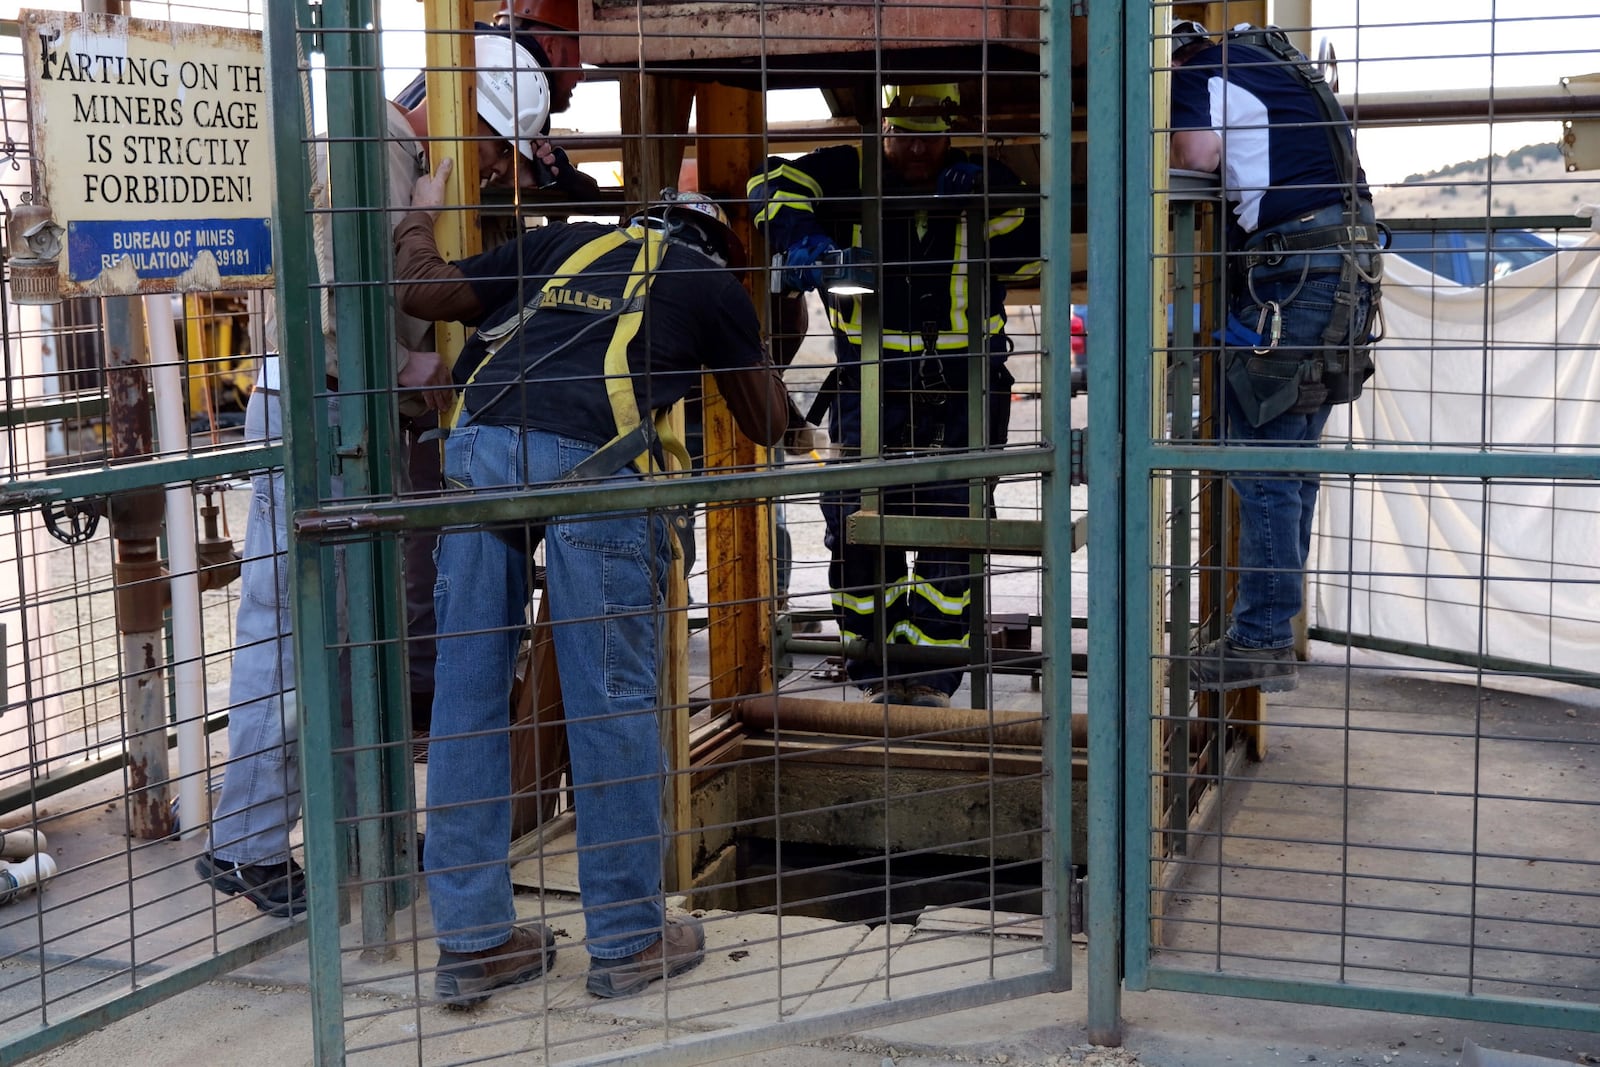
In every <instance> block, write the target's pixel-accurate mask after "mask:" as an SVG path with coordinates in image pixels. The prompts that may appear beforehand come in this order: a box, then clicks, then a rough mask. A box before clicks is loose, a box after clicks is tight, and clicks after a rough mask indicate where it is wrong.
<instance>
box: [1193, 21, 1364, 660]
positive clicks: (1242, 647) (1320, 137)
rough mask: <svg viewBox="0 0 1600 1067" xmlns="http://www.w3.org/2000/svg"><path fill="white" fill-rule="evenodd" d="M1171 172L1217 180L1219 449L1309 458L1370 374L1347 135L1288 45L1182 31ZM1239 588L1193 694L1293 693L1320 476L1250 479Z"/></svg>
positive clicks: (1357, 180) (1254, 35)
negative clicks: (1288, 452)
mask: <svg viewBox="0 0 1600 1067" xmlns="http://www.w3.org/2000/svg"><path fill="white" fill-rule="evenodd" d="M1172 65H1173V72H1172V127H1173V129H1172V143H1171V162H1172V166H1173V167H1174V168H1180V169H1185V170H1198V171H1216V172H1219V173H1220V175H1221V178H1222V185H1223V193H1224V195H1225V197H1226V198H1227V200H1228V201H1229V203H1230V205H1231V207H1232V213H1231V218H1230V219H1229V220H1228V227H1227V237H1226V240H1225V247H1226V249H1227V255H1228V265H1227V271H1226V279H1225V285H1226V286H1227V288H1226V293H1227V307H1228V320H1227V328H1226V330H1225V333H1224V336H1223V346H1224V347H1223V353H1222V357H1223V374H1224V378H1225V380H1226V383H1227V385H1226V393H1227V398H1226V421H1225V434H1226V438H1225V439H1226V441H1227V442H1228V443H1230V444H1242V445H1266V446H1277V447H1305V448H1315V447H1316V446H1317V443H1318V441H1319V439H1320V438H1321V436H1322V428H1323V425H1324V424H1325V423H1326V422H1327V421H1328V414H1329V412H1330V411H1331V409H1332V406H1333V405H1334V404H1339V403H1348V402H1349V401H1351V400H1353V399H1354V398H1355V397H1356V396H1358V395H1359V394H1360V391H1361V387H1362V384H1363V383H1364V382H1365V381H1366V379H1367V377H1369V376H1370V375H1371V373H1372V363H1371V359H1370V356H1369V355H1368V348H1369V347H1370V342H1371V340H1372V337H1373V334H1374V333H1375V327H1376V321H1377V318H1376V307H1377V297H1378V278H1379V270H1380V268H1379V256H1378V253H1377V247H1378V243H1377V227H1376V224H1375V222H1374V219H1373V215H1372V195H1371V193H1370V192H1369V191H1368V189H1367V185H1366V179H1365V176H1364V175H1363V174H1362V172H1361V167H1360V163H1359V162H1358V161H1357V159H1356V155H1355V147H1354V135H1353V131H1352V130H1351V128H1350V125H1349V123H1348V122H1347V121H1346V120H1345V118H1344V114H1343V112H1342V111H1340V110H1339V109H1338V105H1337V102H1336V101H1334V99H1333V95H1332V92H1331V90H1329V89H1328V87H1327V86H1326V84H1325V83H1323V82H1322V80H1321V75H1320V74H1319V73H1317V72H1316V71H1315V68H1314V67H1312V65H1311V64H1310V63H1309V62H1308V61H1306V59H1305V57H1304V56H1303V55H1300V54H1299V53H1298V52H1295V51H1294V50H1293V49H1292V46H1290V45H1289V44H1288V42H1287V39H1286V38H1284V37H1283V36H1282V34H1281V33H1279V32H1278V31H1275V30H1270V29H1269V30H1267V31H1260V30H1254V29H1252V28H1250V27H1245V26H1241V27H1239V28H1238V29H1236V30H1235V31H1233V32H1232V33H1230V34H1228V35H1226V36H1225V38H1224V40H1222V41H1221V42H1220V43H1219V42H1213V41H1212V39H1211V36H1210V34H1209V33H1207V31H1206V29H1205V27H1203V26H1201V25H1200V24H1198V23H1195V22H1180V23H1177V24H1176V25H1174V27H1173V55H1172ZM1232 484H1233V488H1234V491H1235V492H1236V493H1237V494H1238V495H1239V564H1238V588H1237V592H1236V595H1235V599H1234V605H1233V615H1232V618H1231V619H1230V620H1229V625H1228V629H1227V632H1226V633H1225V634H1224V635H1223V636H1222V637H1220V638H1218V639H1216V640H1215V641H1212V642H1210V643H1209V644H1207V645H1206V646H1205V647H1203V648H1202V649H1200V650H1199V652H1198V653H1196V655H1195V658H1194V659H1193V660H1191V662H1190V664H1189V684H1190V685H1191V686H1192V687H1193V688H1195V689H1197V690H1208V691H1226V690H1233V689H1245V688H1251V687H1257V688H1260V689H1263V690H1268V691H1282V690H1288V689H1293V688H1294V687H1295V684H1296V681H1297V677H1296V675H1297V671H1296V667H1295V655H1294V649H1293V647H1292V646H1293V643H1294V634H1293V631H1292V629H1291V625H1290V624H1291V620H1293V618H1294V617H1295V616H1296V615H1297V614H1299V613H1300V610H1301V603H1302V599H1303V587H1304V581H1305V566H1306V558H1307V555H1308V553H1309V551H1310V544H1311V521H1312V515H1313V513H1314V510H1315V508H1316V502H1317V488H1318V478H1317V476H1316V475H1314V474H1308V475H1295V474H1287V475H1285V474H1270V475H1269V474H1266V473H1262V472H1246V473H1242V474H1239V475H1236V476H1235V477H1234V478H1233V479H1232Z"/></svg>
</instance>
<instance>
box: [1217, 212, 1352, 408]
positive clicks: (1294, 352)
mask: <svg viewBox="0 0 1600 1067" xmlns="http://www.w3.org/2000/svg"><path fill="white" fill-rule="evenodd" d="M1380 247H1381V245H1380V239H1379V227H1378V225H1377V222H1376V221H1375V219H1374V218H1373V216H1372V205H1371V203H1370V202H1368V201H1360V203H1359V207H1358V209H1357V211H1356V212H1355V213H1354V214H1352V213H1351V212H1350V211H1349V210H1348V209H1347V208H1346V206H1345V205H1343V204H1330V205H1328V206H1327V207H1325V208H1322V209H1321V210H1319V211H1315V212H1311V213H1309V214H1307V215H1304V216H1302V217H1300V218H1298V219H1295V220H1293V221H1291V222H1290V223H1288V224H1280V225H1277V226H1273V227H1271V228H1269V229H1266V230H1264V231H1262V232H1258V233H1255V234H1252V235H1251V237H1250V238H1249V240H1248V241H1246V243H1245V248H1244V252H1243V253H1242V254H1241V255H1240V256H1239V257H1238V258H1237V260H1236V267H1237V269H1238V271H1239V273H1240V274H1241V275H1242V278H1241V284H1240V285H1239V288H1238V289H1236V290H1235V291H1236V292H1244V293H1247V294H1248V295H1249V300H1248V302H1242V303H1241V305H1240V307H1239V309H1238V311H1237V312H1236V313H1235V314H1234V315H1230V316H1229V322H1228V329H1227V332H1226V334H1225V341H1226V342H1227V344H1228V346H1229V347H1228V351H1227V359H1226V368H1225V374H1226V376H1227V379H1228V384H1229V386H1230V387H1231V388H1232V389H1233V391H1234V395H1235V397H1236V398H1237V399H1238V401H1239V403H1240V406H1241V408H1242V409H1243V410H1244V413H1245V416H1246V417H1247V418H1248V419H1249V420H1250V424H1251V425H1252V426H1263V425H1265V424H1266V423H1268V422H1270V421H1271V420H1273V419H1275V418H1277V417H1278V416H1279V415H1283V414H1299V415H1305V414H1310V413H1311V412H1314V411H1316V410H1317V409H1319V408H1321V407H1323V406H1324V405H1328V404H1348V403H1350V402H1351V401H1352V400H1354V399H1356V397H1358V396H1360V395H1361V390H1362V388H1363V387H1364V386H1365V384H1366V381H1367V379H1368V378H1370V377H1372V374H1373V370H1374V366H1373V360H1372V346H1373V345H1374V344H1375V343H1376V342H1377V341H1378V340H1379V339H1380V338H1381V337H1382V333H1383V328H1382V313H1381V310H1380V301H1381V296H1382V289H1381V281H1382V277H1383V259H1382V256H1381V255H1380V253H1379V248H1380ZM1335 273H1336V274H1337V275H1338V278H1339V283H1338V289H1337V291H1336V292H1335V294H1334V303H1333V308H1332V310H1331V311H1330V313H1329V316H1328V322H1327V325H1326V326H1325V327H1324V329H1323V332H1322V336H1321V338H1320V344H1317V345H1313V346H1305V345H1300V346H1298V347H1285V348H1283V349H1280V348H1279V339H1280V334H1281V329H1282V321H1283V309H1284V307H1285V306H1287V305H1289V304H1291V303H1292V302H1293V301H1294V298H1295V295H1296V294H1297V293H1298V292H1299V287H1300V286H1301V285H1304V283H1305V281H1306V279H1308V278H1310V277H1312V276H1313V275H1316V276H1325V275H1328V274H1335ZM1290 278H1298V279H1299V284H1298V285H1297V286H1296V288H1295V290H1294V291H1292V292H1291V293H1290V295H1289V296H1288V297H1286V298H1284V299H1281V300H1269V301H1263V300H1261V299H1260V298H1259V297H1257V295H1256V286H1257V285H1258V284H1262V283H1266V282H1283V281H1285V280H1287V279H1290ZM1251 311H1255V312H1256V322H1255V328H1254V329H1253V330H1252V329H1250V327H1249V325H1248V324H1247V322H1246V321H1245V318H1246V317H1247V316H1248V315H1249V313H1250V312H1251Z"/></svg>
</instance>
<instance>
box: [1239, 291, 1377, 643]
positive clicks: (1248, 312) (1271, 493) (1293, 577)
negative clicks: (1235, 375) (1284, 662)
mask: <svg viewBox="0 0 1600 1067" xmlns="http://www.w3.org/2000/svg"><path fill="white" fill-rule="evenodd" d="M1337 280H1338V279H1337V276H1336V275H1312V276H1311V277H1310V278H1309V279H1307V280H1306V281H1305V283H1304V284H1303V285H1301V284H1299V280H1298V277H1293V278H1289V279H1285V280H1282V281H1271V282H1265V283H1259V282H1258V283H1257V285H1256V286H1255V293H1256V296H1257V297H1259V299H1260V301H1261V303H1262V304H1265V303H1268V302H1270V301H1278V302H1280V303H1281V305H1282V309H1283V310H1282V314H1283V323H1282V334H1281V337H1280V340H1279V347H1280V348H1283V349H1287V350H1291V351H1292V350H1293V349H1295V348H1297V347H1304V348H1305V349H1307V350H1310V349H1314V348H1316V347H1317V346H1319V345H1320V344H1321V341H1322V331H1323V330H1324V329H1325V328H1326V326H1327V324H1328V316H1329V314H1330V313H1331V311H1332V308H1333V293H1334V292H1335V289H1336V283H1337ZM1241 295H1242V294H1241ZM1364 311H1365V304H1364V303H1363V305H1362V308H1361V309H1360V313H1361V314H1363V315H1364ZM1234 314H1235V315H1236V316H1237V317H1238V318H1239V319H1240V320H1241V321H1243V322H1248V323H1251V324H1254V323H1255V321H1256V319H1257V317H1258V316H1259V307H1258V306H1257V305H1254V304H1252V303H1251V302H1250V301H1249V300H1248V299H1246V300H1245V301H1244V302H1243V304H1242V306H1236V307H1235V308H1234ZM1358 321H1359V320H1358ZM1332 410H1333V409H1332V408H1331V407H1330V406H1329V405H1327V404H1324V405H1323V406H1321V407H1319V408H1317V409H1316V410H1315V411H1312V412H1309V413H1306V414H1294V413H1290V412H1285V413H1284V414H1282V415H1279V416H1277V417H1276V418H1273V419H1270V420H1268V421H1267V422H1266V423H1265V424H1263V425H1261V426H1251V425H1250V420H1249V419H1247V418H1246V417H1245V414H1244V410H1243V408H1242V407H1241V406H1240V404H1239V400H1238V398H1237V397H1236V396H1235V395H1234V393H1233V390H1232V389H1231V388H1230V389H1229V390H1228V396H1227V443H1229V444H1239V445H1267V446H1273V447H1280V448H1281V447H1301V448H1315V447H1317V443H1318V441H1320V440H1321V438H1322V428H1323V426H1324V425H1326V424H1327V421H1328V415H1329V414H1330V413H1331V411H1332ZM1320 481H1321V480H1320V478H1319V477H1318V476H1317V475H1306V476H1296V475H1294V474H1285V473H1281V472H1271V473H1267V472H1258V471H1247V472H1244V473H1241V474H1238V475H1236V476H1235V477H1234V478H1233V479H1232V480H1231V484H1232V485H1233V489H1234V492H1235V493H1237V494H1238V495H1239V581H1238V587H1237V589H1236V591H1235V594H1234V602H1233V615H1232V619H1231V621H1230V623H1229V626H1228V634H1227V636H1228V640H1230V641H1232V642H1233V643H1234V644H1235V645H1238V646H1240V647H1243V648H1287V647H1288V646H1289V645H1291V644H1293V643H1294V630H1293V628H1292V627H1291V625H1290V622H1291V620H1293V619H1294V617H1295V616H1296V615H1298V614H1299V613H1300V610H1301V607H1302V602H1303V600H1304V583H1305V569H1306V558H1307V557H1308V556H1309V555H1310V552H1311V526H1312V520H1313V518H1314V517H1315V512H1316V506H1317V489H1318V487H1319V485H1320Z"/></svg>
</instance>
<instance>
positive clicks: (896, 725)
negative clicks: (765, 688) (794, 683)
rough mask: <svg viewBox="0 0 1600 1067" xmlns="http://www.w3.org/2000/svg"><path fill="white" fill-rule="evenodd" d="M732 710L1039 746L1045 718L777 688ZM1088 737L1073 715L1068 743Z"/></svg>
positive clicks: (755, 717)
mask: <svg viewBox="0 0 1600 1067" xmlns="http://www.w3.org/2000/svg"><path fill="white" fill-rule="evenodd" d="M733 714H734V717H735V718H737V719H738V720H739V721H740V722H741V723H743V724H744V725H745V726H748V727H751V728H753V729H757V730H774V731H775V730H780V729H782V730H802V731H806V732H808V733H819V734H842V735H844V736H846V737H916V738H922V739H925V740H930V741H952V742H959V743H962V744H982V745H987V744H989V743H991V742H993V743H994V744H997V745H1021V746H1023V747H1026V748H1038V747H1039V746H1040V745H1041V744H1042V743H1043V740H1044V719H1043V718H1042V717H1041V716H1040V715H1037V714H1034V713H1032V712H1023V711H991V710H988V709H985V708H924V707H916V706H913V705H910V704H876V703H873V704H869V703H864V702H862V701H859V700H822V699H818V698H814V697H786V696H779V695H777V694H775V693H766V694H762V695H761V696H755V697H748V698H746V699H744V700H741V701H738V702H736V703H735V704H734V705H733ZM1088 741H1089V716H1088V715H1087V714H1085V713H1083V712H1076V713H1074V714H1073V716H1072V744H1073V747H1074V748H1082V747H1084V746H1085V745H1087V744H1088Z"/></svg>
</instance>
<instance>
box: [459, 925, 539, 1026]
mask: <svg viewBox="0 0 1600 1067" xmlns="http://www.w3.org/2000/svg"><path fill="white" fill-rule="evenodd" d="M555 958H556V939H555V935H554V934H552V933H551V932H550V928H549V927H548V926H546V925H545V924H544V923H539V922H534V923H527V924H525V925H523V926H513V927H512V928H511V938H510V940H508V941H506V942H505V943H504V944H500V945H496V946H494V947H493V948H486V949H480V950H479V951H477V952H451V951H450V950H449V949H440V950H439V970H438V971H437V973H435V974H434V976H433V995H434V998H435V999H436V1000H438V1001H440V1002H441V1003H443V1004H444V1006H445V1007H447V1008H453V1009H455V1010H457V1011H462V1010H465V1009H467V1008H470V1007H472V1006H473V1005H474V1004H481V1003H483V1002H484V1001H485V1000H488V999H489V994H490V993H492V992H494V991H495V990H496V989H499V988H501V987H502V986H508V985H517V984H518V983H520V982H527V981H531V980H533V979H535V978H537V977H539V976H540V975H541V974H543V973H544V972H545V969H546V968H547V967H549V966H550V964H552V963H554V962H555Z"/></svg>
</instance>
